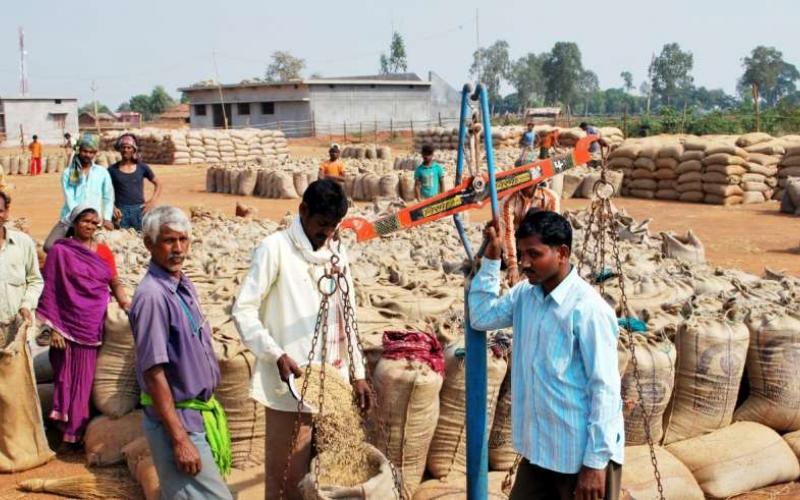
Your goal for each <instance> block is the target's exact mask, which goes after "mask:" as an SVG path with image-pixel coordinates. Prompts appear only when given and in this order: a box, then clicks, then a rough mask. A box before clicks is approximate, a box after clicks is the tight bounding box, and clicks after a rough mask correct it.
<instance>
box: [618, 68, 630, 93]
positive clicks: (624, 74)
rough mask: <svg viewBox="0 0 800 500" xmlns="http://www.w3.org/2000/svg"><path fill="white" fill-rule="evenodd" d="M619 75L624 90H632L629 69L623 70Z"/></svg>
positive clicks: (628, 91)
mask: <svg viewBox="0 0 800 500" xmlns="http://www.w3.org/2000/svg"><path fill="white" fill-rule="evenodd" d="M619 76H620V78H622V82H623V83H622V88H623V89H625V92H627V93H628V94H630V93H631V92H633V74H631V72H630V71H623V72H622V73H620V74H619Z"/></svg>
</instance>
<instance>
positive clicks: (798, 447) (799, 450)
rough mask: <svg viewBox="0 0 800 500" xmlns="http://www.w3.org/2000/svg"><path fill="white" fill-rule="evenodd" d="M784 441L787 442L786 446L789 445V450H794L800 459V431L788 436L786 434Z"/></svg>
mask: <svg viewBox="0 0 800 500" xmlns="http://www.w3.org/2000/svg"><path fill="white" fill-rule="evenodd" d="M783 440H784V441H786V444H788V445H789V448H791V449H792V451H793V452H794V454H795V456H796V457H797V458H800V431H794V432H790V433H788V434H784V435H783Z"/></svg>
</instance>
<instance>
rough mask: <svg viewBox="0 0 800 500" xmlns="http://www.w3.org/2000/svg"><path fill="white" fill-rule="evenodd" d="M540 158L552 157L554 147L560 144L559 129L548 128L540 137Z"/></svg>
mask: <svg viewBox="0 0 800 500" xmlns="http://www.w3.org/2000/svg"><path fill="white" fill-rule="evenodd" d="M538 139H539V140H538V141H537V142H538V143H539V159H541V160H544V159H545V158H550V153H551V151H552V149H553V148H554V147H556V146H558V129H557V128H554V129H552V130H546V131H544V132H542V133H541V135H540V136H539V137H538Z"/></svg>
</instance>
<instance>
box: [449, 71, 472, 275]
mask: <svg viewBox="0 0 800 500" xmlns="http://www.w3.org/2000/svg"><path fill="white" fill-rule="evenodd" d="M471 94H472V85H470V84H469V83H467V84H465V85H464V88H463V89H462V90H461V115H460V117H459V121H458V158H457V160H456V185H459V184H461V181H462V179H463V176H464V146H465V145H466V143H467V120H468V119H469V99H470V95H471ZM453 223H454V224H455V225H456V231H458V237H459V238H460V239H461V244H462V245H464V250H465V251H466V252H467V259H468V260H469V261H470V262H472V258H473V257H472V255H473V254H472V244H471V243H470V241H469V238H467V232H466V231H465V230H464V222H463V221H462V220H461V214H455V215H453Z"/></svg>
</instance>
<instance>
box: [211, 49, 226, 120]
mask: <svg viewBox="0 0 800 500" xmlns="http://www.w3.org/2000/svg"><path fill="white" fill-rule="evenodd" d="M211 58H212V59H213V60H214V78H215V79H216V80H217V90H219V104H220V107H222V122H223V124H224V125H225V130H228V113H227V112H226V111H225V99H223V97H222V84H221V83H220V81H219V71H218V70H217V51H216V50H212V51H211ZM212 112H213V111H212Z"/></svg>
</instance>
